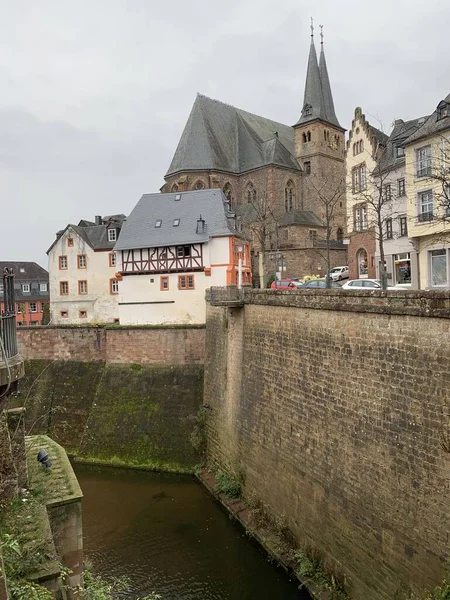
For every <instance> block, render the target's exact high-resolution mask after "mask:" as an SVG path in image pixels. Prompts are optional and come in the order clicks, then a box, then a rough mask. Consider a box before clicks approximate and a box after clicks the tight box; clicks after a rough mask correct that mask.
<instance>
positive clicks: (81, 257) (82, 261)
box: [77, 254, 87, 269]
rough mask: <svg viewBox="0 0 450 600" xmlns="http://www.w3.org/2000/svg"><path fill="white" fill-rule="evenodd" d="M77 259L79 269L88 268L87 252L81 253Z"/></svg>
mask: <svg viewBox="0 0 450 600" xmlns="http://www.w3.org/2000/svg"><path fill="white" fill-rule="evenodd" d="M77 261H78V268H79V269H85V268H86V264H87V261H86V254H79V255H78V258H77Z"/></svg>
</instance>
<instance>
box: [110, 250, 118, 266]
mask: <svg viewBox="0 0 450 600" xmlns="http://www.w3.org/2000/svg"><path fill="white" fill-rule="evenodd" d="M108 260H109V266H110V267H115V266H116V265H117V255H116V253H115V252H109V254H108Z"/></svg>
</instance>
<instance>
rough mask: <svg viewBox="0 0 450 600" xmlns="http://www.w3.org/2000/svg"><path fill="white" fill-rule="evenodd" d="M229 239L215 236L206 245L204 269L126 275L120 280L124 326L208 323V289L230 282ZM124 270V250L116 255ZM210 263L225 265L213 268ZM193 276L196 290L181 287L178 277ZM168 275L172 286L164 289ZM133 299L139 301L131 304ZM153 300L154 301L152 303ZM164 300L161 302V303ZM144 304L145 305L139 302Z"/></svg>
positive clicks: (120, 310) (119, 267)
mask: <svg viewBox="0 0 450 600" xmlns="http://www.w3.org/2000/svg"><path fill="white" fill-rule="evenodd" d="M229 244H230V242H229V238H228V237H219V238H213V239H212V240H211V241H210V242H209V243H207V244H205V245H204V246H203V261H204V266H205V267H207V268H209V267H210V268H211V275H210V276H208V275H205V273H204V272H195V273H189V272H187V273H170V274H164V273H163V274H158V275H147V274H146V275H124V277H123V279H122V281H120V282H119V292H120V293H119V318H120V323H121V324H123V325H143V324H147V323H148V324H158V323H205V321H206V304H205V291H206V290H207V289H208V288H209V287H212V286H224V285H226V283H227V266H228V264H229V260H230V258H229ZM117 259H118V263H117V269H118V270H121V253H118V256H117ZM211 265H222V266H217V267H214V266H212V267H211ZM179 275H194V281H195V289H193V290H179V289H178V276H179ZM165 276H167V277H169V289H168V290H164V291H163V290H161V277H165ZM130 302H133V303H137V304H128V303H130ZM150 302H152V303H155V304H149V303H150ZM159 302H161V304H158V303H159ZM140 303H145V304H140Z"/></svg>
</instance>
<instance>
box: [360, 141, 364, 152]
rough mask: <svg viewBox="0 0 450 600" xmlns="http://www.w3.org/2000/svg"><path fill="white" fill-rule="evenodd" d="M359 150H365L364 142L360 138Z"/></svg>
mask: <svg viewBox="0 0 450 600" xmlns="http://www.w3.org/2000/svg"><path fill="white" fill-rule="evenodd" d="M359 151H360V152H363V151H364V142H363V140H360V142H359Z"/></svg>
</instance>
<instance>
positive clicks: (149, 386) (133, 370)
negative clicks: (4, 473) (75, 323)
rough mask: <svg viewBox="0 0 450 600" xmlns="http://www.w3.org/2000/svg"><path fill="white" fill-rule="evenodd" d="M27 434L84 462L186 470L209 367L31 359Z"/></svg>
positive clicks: (25, 388) (25, 389)
mask: <svg viewBox="0 0 450 600" xmlns="http://www.w3.org/2000/svg"><path fill="white" fill-rule="evenodd" d="M25 369H26V376H25V378H24V379H23V380H22V382H21V396H20V397H19V398H16V399H12V400H11V401H10V406H14V404H16V405H17V406H20V405H22V404H23V405H24V406H25V408H26V432H27V433H28V434H38V433H44V434H47V435H49V436H50V437H52V438H53V439H54V440H55V441H56V442H58V443H59V444H61V445H62V446H63V447H64V448H65V449H66V450H67V451H68V452H69V453H71V454H74V455H76V456H77V457H78V458H79V459H84V460H88V461H93V462H101V463H106V464H117V465H124V466H135V467H147V468H158V469H163V470H174V471H187V470H191V469H192V468H193V466H194V465H195V464H196V463H197V462H198V461H199V458H198V456H197V454H196V452H195V450H194V448H193V446H192V444H191V441H190V436H191V433H192V430H193V427H194V424H195V415H196V414H197V412H198V410H199V408H200V406H201V404H202V397H203V365H199V364H194V365H171V366H166V365H156V366H155V365H148V364H146V365H140V364H137V363H133V364H126V365H121V364H105V363H104V362H79V361H49V360H28V361H26V365H25Z"/></svg>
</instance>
